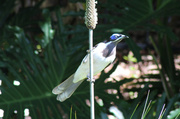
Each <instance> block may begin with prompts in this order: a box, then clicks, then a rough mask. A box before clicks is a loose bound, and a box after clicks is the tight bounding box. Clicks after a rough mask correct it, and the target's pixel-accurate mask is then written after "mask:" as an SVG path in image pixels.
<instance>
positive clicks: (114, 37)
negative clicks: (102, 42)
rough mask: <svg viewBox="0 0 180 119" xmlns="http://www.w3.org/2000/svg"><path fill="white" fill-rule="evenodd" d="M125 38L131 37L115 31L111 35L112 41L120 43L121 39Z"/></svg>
mask: <svg viewBox="0 0 180 119" xmlns="http://www.w3.org/2000/svg"><path fill="white" fill-rule="evenodd" d="M125 38H129V37H128V36H126V35H123V34H118V33H114V34H112V35H111V36H110V41H112V42H115V43H119V42H120V41H121V40H123V39H125Z"/></svg>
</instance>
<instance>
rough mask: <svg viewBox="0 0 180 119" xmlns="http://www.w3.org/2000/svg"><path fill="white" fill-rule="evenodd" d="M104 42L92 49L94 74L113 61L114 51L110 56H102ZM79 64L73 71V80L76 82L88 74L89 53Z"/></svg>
mask: <svg viewBox="0 0 180 119" xmlns="http://www.w3.org/2000/svg"><path fill="white" fill-rule="evenodd" d="M105 47H106V44H105V43H99V44H98V45H97V47H96V48H94V49H93V70H94V71H93V72H94V75H96V74H97V73H99V72H101V71H102V70H103V69H104V68H105V67H106V66H107V65H108V64H109V63H111V62H113V61H114V59H115V55H116V53H114V54H113V55H111V56H110V57H104V56H103V53H102V51H103V50H104V49H105ZM83 60H86V61H82V62H81V64H80V66H79V67H78V69H77V70H76V72H75V75H74V80H73V82H74V83H76V82H78V81H80V80H83V79H85V78H87V77H88V75H89V54H88V55H86V56H85V58H84V59H83Z"/></svg>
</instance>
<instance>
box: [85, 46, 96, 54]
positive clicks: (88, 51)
mask: <svg viewBox="0 0 180 119" xmlns="http://www.w3.org/2000/svg"><path fill="white" fill-rule="evenodd" d="M94 49H95V47H93V48H92V50H86V52H87V53H90V51H93V50H94Z"/></svg>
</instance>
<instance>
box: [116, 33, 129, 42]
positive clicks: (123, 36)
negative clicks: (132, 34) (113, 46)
mask: <svg viewBox="0 0 180 119" xmlns="http://www.w3.org/2000/svg"><path fill="white" fill-rule="evenodd" d="M125 38H129V36H126V35H120V36H119V38H117V39H116V40H115V42H116V43H119V42H120V41H122V40H123V39H125Z"/></svg>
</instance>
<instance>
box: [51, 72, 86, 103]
mask: <svg viewBox="0 0 180 119" xmlns="http://www.w3.org/2000/svg"><path fill="white" fill-rule="evenodd" d="M73 79H74V74H73V75H71V76H70V77H69V78H68V79H66V80H65V81H64V82H62V83H61V84H59V85H58V86H56V87H55V88H54V89H53V90H52V93H53V94H56V95H58V96H57V100H59V101H61V102H63V101H64V100H66V99H67V98H69V97H70V96H71V95H72V94H73V93H74V91H75V90H76V89H77V88H78V86H79V85H80V84H81V83H82V82H83V80H81V81H79V82H77V83H73Z"/></svg>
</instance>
